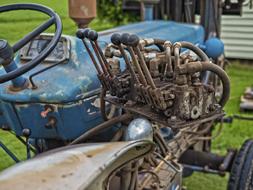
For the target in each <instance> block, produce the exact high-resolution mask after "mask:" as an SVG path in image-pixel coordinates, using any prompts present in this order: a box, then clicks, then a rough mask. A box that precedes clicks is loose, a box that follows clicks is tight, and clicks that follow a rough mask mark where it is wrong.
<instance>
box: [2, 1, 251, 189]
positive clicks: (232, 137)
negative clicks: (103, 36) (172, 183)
mask: <svg viewBox="0 0 253 190" xmlns="http://www.w3.org/2000/svg"><path fill="white" fill-rule="evenodd" d="M16 2H22V1H21V0H0V5H3V4H7V3H16ZM30 2H34V3H41V4H44V5H46V6H49V7H51V8H52V9H54V10H55V11H56V12H57V13H58V14H59V15H60V16H61V18H62V22H63V33H64V34H71V35H74V33H75V30H76V26H75V24H74V22H73V21H72V20H70V19H69V18H68V11H67V0H63V1H62V0H50V1H49V0H30ZM43 19H45V17H44V16H41V15H39V14H34V12H24V11H22V12H21V11H19V12H17V13H6V14H4V15H1V17H0V38H3V39H7V40H9V42H11V43H14V42H15V41H17V40H18V39H20V38H21V37H22V36H24V35H25V34H27V33H28V32H30V31H32V29H33V28H34V27H36V26H37V25H38V24H40V23H42V22H43ZM114 26H115V23H111V22H106V20H101V19H95V20H94V21H93V22H92V23H91V25H90V27H92V28H94V29H96V30H103V29H106V28H111V27H114ZM49 31H52V29H51V30H49ZM227 71H228V74H229V76H230V78H231V84H232V85H231V89H232V92H231V96H230V101H229V103H228V104H227V105H226V108H225V110H226V112H227V114H228V115H233V114H235V113H239V102H240V96H241V94H242V93H243V91H244V89H245V87H246V86H249V85H252V84H253V78H252V73H253V67H251V66H249V65H240V64H239V63H233V64H231V65H229V66H228V68H227ZM251 126H252V127H251ZM252 136H253V122H250V121H239V120H234V122H233V124H230V125H229V124H226V125H225V126H224V130H223V133H222V135H221V136H219V137H218V138H217V139H215V141H214V143H213V147H212V148H213V151H214V152H216V153H222V154H225V152H226V149H227V148H229V147H233V148H239V147H240V145H241V144H242V143H243V142H244V140H246V139H248V138H252ZM0 140H1V141H4V142H5V143H6V144H7V145H8V147H9V148H11V149H12V150H13V151H14V153H15V154H16V155H17V156H18V157H19V158H21V159H24V157H25V149H24V146H22V145H21V144H20V143H19V142H18V141H17V140H16V139H15V138H14V137H13V136H12V135H11V134H7V133H4V132H1V131H0ZM12 164H14V163H13V161H12V160H11V159H9V158H8V157H7V156H6V155H5V154H4V152H3V151H2V150H1V149H0V170H2V169H4V168H6V167H8V166H10V165H12ZM227 178H228V176H226V177H225V178H222V177H219V176H214V175H209V174H197V173H196V174H194V175H193V176H192V177H190V178H187V179H186V180H185V182H184V183H185V185H186V186H187V189H188V190H193V189H198V190H207V189H211V190H224V189H226V183H227Z"/></svg>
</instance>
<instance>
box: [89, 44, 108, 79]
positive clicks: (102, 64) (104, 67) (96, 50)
mask: <svg viewBox="0 0 253 190" xmlns="http://www.w3.org/2000/svg"><path fill="white" fill-rule="evenodd" d="M90 44H91V46H92V48H93V50H94V52H95V54H96V56H97V58H98V61H99V63H100V65H101V67H102V70H103V72H104V73H105V74H106V75H109V72H108V70H107V67H106V66H105V64H104V62H103V61H102V58H101V57H100V54H99V52H98V49H97V47H96V46H95V44H94V42H93V41H91V40H90Z"/></svg>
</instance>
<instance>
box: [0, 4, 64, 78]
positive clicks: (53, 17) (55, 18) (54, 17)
mask: <svg viewBox="0 0 253 190" xmlns="http://www.w3.org/2000/svg"><path fill="white" fill-rule="evenodd" d="M16 10H33V11H38V12H41V13H44V14H46V15H48V16H49V17H50V18H49V19H48V20H47V21H46V22H44V23H43V24H41V25H40V26H38V27H37V28H35V29H34V30H33V31H32V32H30V33H29V34H27V35H26V36H25V37H23V38H22V39H21V40H19V41H18V42H17V43H15V45H14V46H12V49H13V52H14V53H15V52H17V51H18V50H20V49H21V48H22V47H24V46H25V45H26V44H27V43H29V42H30V41H31V40H32V39H34V38H35V37H36V36H38V35H39V34H41V33H42V32H44V31H45V30H46V29H48V28H49V27H50V26H52V25H53V24H54V25H55V35H54V36H53V38H52V39H51V41H50V42H49V44H48V45H47V47H46V48H45V49H44V50H43V51H42V52H41V53H40V54H39V55H38V56H37V57H35V58H34V59H32V60H31V61H29V62H28V63H26V64H25V65H24V66H22V67H19V68H18V69H16V70H13V71H11V72H8V73H6V74H4V75H1V76H0V83H4V82H7V81H9V80H12V79H15V78H17V77H19V76H21V75H23V74H24V73H26V72H28V71H30V70H31V69H33V68H34V67H36V66H37V65H38V64H40V63H41V62H42V61H43V60H44V59H45V58H46V57H47V56H48V55H49V54H50V53H51V52H52V51H53V50H54V48H55V47H56V45H57V43H58V41H59V40H60V37H61V33H62V22H61V19H60V17H59V15H58V14H57V13H55V12H54V11H53V10H52V9H50V8H48V7H46V6H43V5H39V4H31V3H29V4H23V3H22V4H11V5H4V6H1V7H0V13H4V12H10V11H16Z"/></svg>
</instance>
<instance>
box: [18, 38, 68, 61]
mask: <svg viewBox="0 0 253 190" xmlns="http://www.w3.org/2000/svg"><path fill="white" fill-rule="evenodd" d="M51 38H52V36H47V35H41V36H39V37H38V38H36V39H34V40H33V41H31V42H30V43H28V44H27V45H26V46H24V47H23V48H22V49H21V51H20V57H21V60H22V61H25V62H27V61H29V60H31V59H34V58H35V57H37V56H38V55H39V54H40V53H41V52H42V51H43V50H44V49H45V48H46V47H47V46H48V44H49V43H50V41H51ZM69 47H70V44H69V41H68V40H67V39H66V38H64V37H61V39H60V41H59V42H58V43H57V45H56V47H55V49H54V50H53V51H52V52H51V53H50V55H49V56H48V57H47V58H46V59H45V60H44V62H46V63H56V62H59V61H64V60H67V59H69V55H70V53H69V51H70V48H69Z"/></svg>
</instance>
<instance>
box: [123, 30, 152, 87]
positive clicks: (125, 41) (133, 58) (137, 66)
mask: <svg viewBox="0 0 253 190" xmlns="http://www.w3.org/2000/svg"><path fill="white" fill-rule="evenodd" d="M129 37H130V35H129V34H127V33H124V34H122V35H121V40H120V41H121V43H122V44H124V45H125V46H127V49H128V51H129V53H130V56H131V57H132V60H133V63H134V65H135V67H136V69H137V72H138V74H139V76H140V81H141V83H142V84H143V85H144V86H145V87H146V86H147V85H148V83H147V81H146V79H145V76H144V74H143V72H142V70H141V67H140V64H139V62H138V60H137V59H136V57H135V53H134V50H133V48H132V47H131V46H130V45H129V44H128V41H129Z"/></svg>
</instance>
